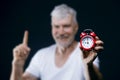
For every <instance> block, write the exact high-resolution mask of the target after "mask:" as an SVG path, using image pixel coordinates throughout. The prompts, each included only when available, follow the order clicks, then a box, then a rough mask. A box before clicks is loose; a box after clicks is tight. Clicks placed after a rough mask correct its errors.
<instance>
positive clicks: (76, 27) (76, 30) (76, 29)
mask: <svg viewBox="0 0 120 80" xmlns="http://www.w3.org/2000/svg"><path fill="white" fill-rule="evenodd" d="M78 29H79V26H78V24H77V23H75V34H76V33H77V32H78Z"/></svg>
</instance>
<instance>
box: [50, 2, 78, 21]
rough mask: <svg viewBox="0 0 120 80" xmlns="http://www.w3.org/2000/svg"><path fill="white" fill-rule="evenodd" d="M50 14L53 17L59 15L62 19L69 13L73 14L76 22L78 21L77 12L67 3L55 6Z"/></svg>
mask: <svg viewBox="0 0 120 80" xmlns="http://www.w3.org/2000/svg"><path fill="white" fill-rule="evenodd" d="M50 15H51V17H57V18H58V19H62V18H65V17H67V16H68V15H72V16H73V20H74V21H75V23H77V19H76V15H77V12H76V11H75V10H74V9H73V8H71V7H69V6H68V5H66V4H61V5H58V6H55V8H54V9H53V11H52V12H51V14H50Z"/></svg>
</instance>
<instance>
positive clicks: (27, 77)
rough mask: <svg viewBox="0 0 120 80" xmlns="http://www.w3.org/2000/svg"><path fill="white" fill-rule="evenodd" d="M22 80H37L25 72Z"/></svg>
mask: <svg viewBox="0 0 120 80" xmlns="http://www.w3.org/2000/svg"><path fill="white" fill-rule="evenodd" d="M23 80H39V79H38V78H37V77H35V76H34V75H32V74H30V73H28V72H25V73H24V74H23Z"/></svg>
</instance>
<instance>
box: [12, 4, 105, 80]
mask: <svg viewBox="0 0 120 80" xmlns="http://www.w3.org/2000/svg"><path fill="white" fill-rule="evenodd" d="M51 25H52V36H53V38H54V40H55V42H56V44H53V45H51V46H49V47H46V48H43V49H41V50H39V51H38V52H37V53H36V54H35V56H34V57H33V58H32V60H31V62H30V64H29V66H28V68H27V69H26V70H25V72H24V71H23V66H24V64H25V61H26V59H27V57H28V55H29V52H30V48H29V47H28V45H27V43H28V31H25V34H24V38H23V43H21V44H19V45H18V46H16V47H15V48H14V49H13V56H14V58H13V62H12V73H11V78H10V79H11V80H38V79H41V80H101V79H102V76H101V73H100V72H99V69H98V68H99V63H98V62H99V60H98V57H97V53H98V51H99V50H101V49H103V46H101V44H103V42H102V41H101V40H100V39H99V38H98V37H96V43H95V44H96V46H95V48H94V49H93V50H91V51H83V50H81V49H80V46H79V43H78V42H77V41H75V35H76V33H77V31H78V23H77V20H76V11H75V10H74V9H73V8H71V7H69V6H67V5H65V4H61V5H58V6H56V7H55V8H54V10H53V11H52V13H51ZM96 57H97V58H96Z"/></svg>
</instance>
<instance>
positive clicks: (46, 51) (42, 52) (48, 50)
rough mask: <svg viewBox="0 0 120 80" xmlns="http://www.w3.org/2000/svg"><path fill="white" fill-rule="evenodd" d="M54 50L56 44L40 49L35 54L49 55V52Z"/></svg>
mask: <svg viewBox="0 0 120 80" xmlns="http://www.w3.org/2000/svg"><path fill="white" fill-rule="evenodd" d="M55 48H56V44H52V45H50V46H47V47H44V48H41V49H39V50H38V51H37V54H45V53H48V52H49V53H50V52H51V51H53V50H55Z"/></svg>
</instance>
